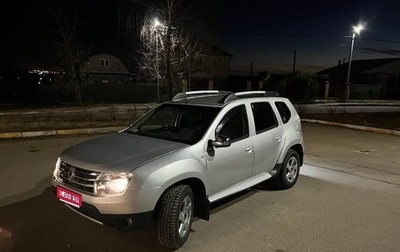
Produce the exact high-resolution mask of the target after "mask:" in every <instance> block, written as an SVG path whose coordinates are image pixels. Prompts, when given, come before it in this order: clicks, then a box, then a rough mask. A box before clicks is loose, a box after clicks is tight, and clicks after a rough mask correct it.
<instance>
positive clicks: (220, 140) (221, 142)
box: [211, 135, 231, 147]
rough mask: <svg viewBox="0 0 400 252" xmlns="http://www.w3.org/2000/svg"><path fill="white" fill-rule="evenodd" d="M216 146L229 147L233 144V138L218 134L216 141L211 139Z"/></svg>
mask: <svg viewBox="0 0 400 252" xmlns="http://www.w3.org/2000/svg"><path fill="white" fill-rule="evenodd" d="M211 145H212V146H214V147H229V146H231V139H230V138H229V137H227V136H222V135H218V136H217V137H216V138H215V140H214V141H211Z"/></svg>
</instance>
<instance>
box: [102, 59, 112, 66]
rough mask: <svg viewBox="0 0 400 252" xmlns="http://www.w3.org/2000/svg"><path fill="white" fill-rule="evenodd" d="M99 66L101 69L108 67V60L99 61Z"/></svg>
mask: <svg viewBox="0 0 400 252" xmlns="http://www.w3.org/2000/svg"><path fill="white" fill-rule="evenodd" d="M100 66H101V67H110V60H109V59H100Z"/></svg>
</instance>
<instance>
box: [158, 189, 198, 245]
mask: <svg viewBox="0 0 400 252" xmlns="http://www.w3.org/2000/svg"><path fill="white" fill-rule="evenodd" d="M193 211H194V197H193V191H192V189H191V188H190V186H188V185H177V186H173V187H171V188H169V189H167V191H166V192H165V193H164V195H163V196H162V199H161V202H160V208H159V211H158V218H157V235H158V240H159V242H160V244H161V245H162V246H164V247H168V248H173V249H177V248H180V247H181V246H182V245H183V244H184V243H185V242H186V241H187V239H188V237H189V234H190V230H191V226H192V221H193Z"/></svg>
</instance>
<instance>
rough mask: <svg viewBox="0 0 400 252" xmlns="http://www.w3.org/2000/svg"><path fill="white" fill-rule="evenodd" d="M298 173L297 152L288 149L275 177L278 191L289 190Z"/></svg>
mask: <svg viewBox="0 0 400 252" xmlns="http://www.w3.org/2000/svg"><path fill="white" fill-rule="evenodd" d="M299 173H300V157H299V154H298V153H297V151H295V150H293V149H290V150H289V151H288V152H287V154H286V156H285V159H284V160H283V164H282V168H281V170H280V171H279V174H278V176H277V177H276V181H275V182H276V183H275V184H276V187H277V188H278V189H289V188H291V187H293V186H294V185H295V184H296V182H297V179H298V178H299Z"/></svg>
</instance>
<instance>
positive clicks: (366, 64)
mask: <svg viewBox="0 0 400 252" xmlns="http://www.w3.org/2000/svg"><path fill="white" fill-rule="evenodd" d="M396 65H400V58H383V59H369V60H353V61H351V72H352V73H395V72H396V73H399V72H400V68H396V67H395V66H396ZM348 67H349V62H347V63H344V64H341V65H338V66H334V67H331V68H328V69H325V70H322V71H319V72H317V74H346V73H347V69H348Z"/></svg>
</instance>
